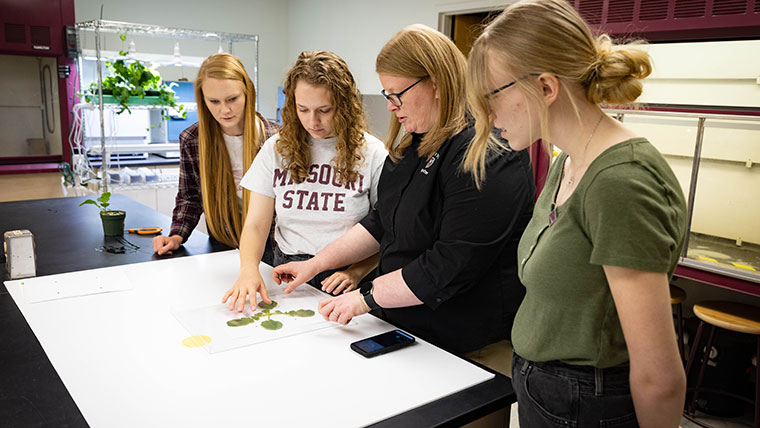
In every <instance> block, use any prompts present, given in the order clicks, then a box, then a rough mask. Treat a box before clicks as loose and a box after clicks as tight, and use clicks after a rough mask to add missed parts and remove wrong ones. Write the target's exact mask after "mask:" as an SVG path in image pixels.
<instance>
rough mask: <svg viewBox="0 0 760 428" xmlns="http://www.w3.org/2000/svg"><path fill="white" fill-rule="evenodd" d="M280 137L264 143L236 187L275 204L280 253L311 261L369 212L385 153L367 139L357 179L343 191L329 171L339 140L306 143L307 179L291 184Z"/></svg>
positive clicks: (370, 138)
mask: <svg viewBox="0 0 760 428" xmlns="http://www.w3.org/2000/svg"><path fill="white" fill-rule="evenodd" d="M279 137H280V136H279V134H276V135H273V136H272V137H270V138H269V139H268V140H267V141H266V142H265V143H264V145H263V146H262V148H261V150H260V151H259V153H258V154H257V155H256V158H255V159H254V161H253V164H252V165H251V168H250V169H249V170H248V172H246V174H245V176H244V177H243V179H242V181H241V182H240V184H241V185H242V186H243V187H245V188H246V189H248V190H250V191H252V192H255V193H258V194H261V195H264V196H268V197H270V198H274V200H275V213H276V215H277V220H276V227H275V241H276V242H277V245H278V247H279V248H280V250H281V251H282V252H283V253H285V254H290V255H293V254H310V255H314V254H317V252H319V251H320V250H321V249H322V248H324V247H325V246H327V244H329V243H331V242H332V241H334V240H336V239H338V238H339V237H340V236H341V235H343V234H344V233H346V232H347V231H348V230H349V229H351V228H352V227H353V226H354V225H355V224H356V223H358V222H359V220H361V219H362V218H364V216H366V215H367V214H368V213H369V212H370V210H371V209H372V207H373V206H374V205H375V202H377V183H378V181H379V180H380V172H381V171H382V169H383V163H384V162H385V158H386V157H387V155H388V153H387V151H386V150H385V147H384V146H383V143H382V142H381V141H380V140H378V139H377V138H376V137H374V136H372V135H370V134H367V133H365V134H364V139H365V141H366V144H365V146H364V147H363V154H364V162H363V163H362V164H361V165H360V166H359V170H358V172H359V178H358V179H357V180H356V181H355V182H354V183H348V184H344V185H342V186H341V185H339V184H338V178H337V177H336V174H335V169H334V167H333V165H334V163H333V158H334V157H335V154H336V150H335V143H336V141H337V138H328V139H313V138H310V141H309V148H310V149H311V162H312V163H311V166H310V168H309V175H308V176H307V177H306V179H305V180H304V181H303V182H301V183H295V182H294V181H293V180H291V178H290V172H289V171H288V170H287V168H284V167H283V162H282V157H280V155H279V154H278V153H277V151H276V150H275V147H274V146H275V143H276V142H277V140H278V139H279Z"/></svg>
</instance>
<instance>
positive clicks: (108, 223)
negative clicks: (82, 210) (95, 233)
mask: <svg viewBox="0 0 760 428" xmlns="http://www.w3.org/2000/svg"><path fill="white" fill-rule="evenodd" d="M110 200H111V192H104V193H103V194H101V195H100V196H99V197H98V198H97V199H87V200H86V201H84V202H82V203H81V204H79V206H80V207H81V206H82V205H84V204H90V205H95V206H96V207H98V208H99V209H100V220H102V222H103V233H104V234H105V236H121V235H123V234H124V219H125V218H126V216H127V213H126V212H125V211H120V210H111V209H108V206H109V205H111V203H110Z"/></svg>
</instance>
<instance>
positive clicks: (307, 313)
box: [296, 309, 314, 318]
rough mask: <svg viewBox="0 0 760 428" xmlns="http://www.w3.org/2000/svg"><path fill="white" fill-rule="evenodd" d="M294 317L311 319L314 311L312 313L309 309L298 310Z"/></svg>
mask: <svg viewBox="0 0 760 428" xmlns="http://www.w3.org/2000/svg"><path fill="white" fill-rule="evenodd" d="M296 316H297V317H302V318H306V317H313V316H314V311H312V310H311V309H299V310H297V311H296Z"/></svg>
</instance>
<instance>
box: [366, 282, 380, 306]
mask: <svg viewBox="0 0 760 428" xmlns="http://www.w3.org/2000/svg"><path fill="white" fill-rule="evenodd" d="M374 288H375V285H374V284H371V283H370V287H369V288H367V289H366V290H365V291H363V292H362V297H363V298H364V303H366V304H367V307H368V308H369V310H370V311H374V310H375V309H380V305H378V304H377V302H375V297H374V296H373V295H372V291H373V290H374Z"/></svg>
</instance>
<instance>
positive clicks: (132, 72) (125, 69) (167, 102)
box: [84, 33, 187, 120]
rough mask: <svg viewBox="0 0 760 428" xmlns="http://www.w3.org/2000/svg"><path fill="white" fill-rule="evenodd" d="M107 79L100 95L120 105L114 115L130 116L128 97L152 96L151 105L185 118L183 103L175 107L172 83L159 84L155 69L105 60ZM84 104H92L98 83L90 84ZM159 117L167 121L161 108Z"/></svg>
mask: <svg viewBox="0 0 760 428" xmlns="http://www.w3.org/2000/svg"><path fill="white" fill-rule="evenodd" d="M119 37H120V38H121V41H122V42H124V41H125V40H126V33H123V34H121V35H120V36H119ZM119 55H121V56H125V57H126V56H127V55H128V52H126V51H124V50H123V49H122V50H121V51H119ZM106 67H107V69H108V74H109V75H108V76H107V77H105V78H104V79H103V82H102V87H103V95H111V96H112V97H113V98H114V100H115V101H116V102H117V103H118V104H119V105H120V108H119V111H117V112H116V113H117V114H121V113H123V112H125V111H127V112H129V113H132V110H130V108H129V104H130V100H132V99H133V98H132V97H137V98H139V99H144V98H145V97H146V96H155V97H156V99H155V101H154V102H152V103H151V104H155V105H162V106H167V107H172V108H174V109H176V111H177V113H178V114H179V115H181V116H182V117H183V118H184V117H185V116H186V114H187V112H186V111H185V106H184V104H178V103H177V99H176V98H175V94H174V90H173V89H172V87H174V86H176V83H172V84H170V85H167V84H165V83H163V82H162V81H161V75H159V73H158V71H157V70H155V69H151V68H148V67H146V66H145V64H144V63H143V62H141V61H138V60H131V59H128V58H120V59H117V60H116V61H106ZM84 97H85V101H87V102H92V101H93V100H97V98H98V82H96V81H95V82H92V83H90V87H89V89H88V91H87V92H86V93H85V94H84ZM161 117H162V118H163V119H164V120H169V118H170V116H168V115H167V114H166V111H165V109H162V110H161Z"/></svg>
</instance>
